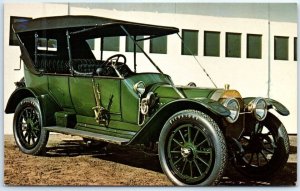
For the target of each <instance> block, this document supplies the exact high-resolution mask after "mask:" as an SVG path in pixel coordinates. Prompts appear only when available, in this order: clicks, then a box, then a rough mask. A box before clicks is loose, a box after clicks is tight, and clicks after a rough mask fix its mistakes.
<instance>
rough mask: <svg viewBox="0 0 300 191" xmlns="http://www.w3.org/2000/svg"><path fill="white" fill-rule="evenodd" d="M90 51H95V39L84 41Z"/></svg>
mask: <svg viewBox="0 0 300 191" xmlns="http://www.w3.org/2000/svg"><path fill="white" fill-rule="evenodd" d="M86 42H87V43H88V45H89V47H90V49H91V50H95V39H88V40H86Z"/></svg>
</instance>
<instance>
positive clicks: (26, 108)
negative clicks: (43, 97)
mask: <svg viewBox="0 0 300 191" xmlns="http://www.w3.org/2000/svg"><path fill="white" fill-rule="evenodd" d="M42 124H43V119H42V113H41V108H40V105H39V102H38V100H37V99H36V98H32V97H29V98H25V99H23V100H22V101H21V102H20V103H19V104H18V105H17V108H16V110H15V115H14V119H13V133H14V138H15V141H16V144H17V146H18V147H19V149H20V150H21V151H22V152H24V153H26V154H31V155H40V154H42V153H43V152H44V151H45V148H46V145H47V142H48V138H49V132H48V131H46V130H45V129H44V128H43V125H42Z"/></svg>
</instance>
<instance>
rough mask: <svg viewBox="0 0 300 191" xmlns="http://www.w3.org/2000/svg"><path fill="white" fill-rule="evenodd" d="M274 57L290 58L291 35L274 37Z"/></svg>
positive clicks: (280, 58) (276, 58) (279, 58)
mask: <svg viewBox="0 0 300 191" xmlns="http://www.w3.org/2000/svg"><path fill="white" fill-rule="evenodd" d="M274 59H275V60H288V59H289V37H283V36H275V37H274Z"/></svg>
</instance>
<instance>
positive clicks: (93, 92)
mask: <svg viewBox="0 0 300 191" xmlns="http://www.w3.org/2000/svg"><path fill="white" fill-rule="evenodd" d="M14 30H15V34H16V35H17V37H18V39H19V42H20V48H21V58H22V60H23V62H24V80H22V81H20V82H17V83H16V85H17V88H16V90H15V91H14V92H13V93H12V95H11V97H10V99H9V101H8V103H7V107H6V109H5V112H6V113H15V119H14V134H15V138H16V142H17V143H18V146H19V147H20V149H21V150H22V151H23V152H25V153H29V154H40V153H41V151H42V150H43V148H44V147H45V146H46V143H47V139H48V137H47V136H48V135H47V133H48V132H51V131H52V132H59V133H65V134H71V135H78V136H81V137H83V138H85V139H88V140H95V141H100V142H109V143H114V144H120V145H121V144H125V145H126V144H127V145H128V144H145V145H147V144H149V143H156V142H158V145H159V147H161V148H160V150H159V156H160V160H161V164H162V168H163V170H164V172H165V173H166V174H167V176H168V177H169V178H170V180H171V181H172V182H173V183H174V184H178V185H182V184H199V185H212V184H216V183H217V182H218V181H219V179H220V176H221V174H222V172H223V170H224V166H225V164H223V163H225V162H224V161H225V160H227V157H231V158H234V160H235V164H237V163H236V160H242V159H243V157H244V158H245V156H244V155H246V152H244V150H247V149H248V147H250V146H251V144H250V142H251V141H250V142H249V143H248V144H247V146H244V147H245V148H243V144H242V142H241V141H240V140H241V137H242V134H243V135H245V136H250V135H251V132H252V131H253V130H252V128H254V127H256V126H257V125H255V124H256V123H257V124H259V123H260V122H259V121H262V122H264V121H266V120H267V119H268V118H270V117H271V118H272V117H274V116H272V114H268V115H267V113H266V111H267V110H268V109H271V108H274V109H275V110H276V111H278V113H280V114H281V115H288V114H289V111H288V110H287V109H286V108H285V107H284V106H283V105H282V104H280V103H279V102H277V101H275V100H272V99H263V98H254V97H253V98H242V97H241V95H240V94H239V93H238V91H236V90H229V89H228V88H225V89H218V88H199V87H195V86H191V85H187V86H175V85H174V84H173V82H172V79H171V78H170V77H169V76H168V75H166V74H163V73H162V72H161V70H160V69H159V68H158V67H157V66H156V65H155V63H153V61H152V60H151V58H149V56H148V55H146V54H145V55H146V57H147V58H149V60H150V62H152V63H153V64H154V66H155V67H157V68H158V70H159V73H137V72H136V70H135V65H136V63H134V71H131V69H129V67H128V66H126V58H125V57H124V56H123V55H114V56H112V58H109V59H107V60H106V61H105V60H103V59H102V52H103V50H102V49H101V59H100V60H96V59H95V57H94V56H93V54H92V52H91V50H90V49H89V48H88V45H87V43H86V42H85V40H86V39H91V38H101V39H102V40H101V42H102V41H103V39H104V40H105V37H111V36H129V35H130V36H133V37H134V38H133V37H132V40H133V41H134V43H135V45H134V50H135V52H134V55H135V53H136V49H137V48H139V47H138V44H137V41H135V40H136V38H135V37H136V36H140V35H145V36H150V38H156V37H159V36H164V35H170V34H174V33H178V31H179V30H178V29H177V28H174V27H164V26H156V25H146V24H140V23H131V22H126V21H120V20H114V19H107V18H101V17H92V16H61V17H45V18H38V19H33V20H32V21H29V22H26V23H16V24H15V25H14ZM150 38H149V39H150ZM45 39H46V42H47V43H49V39H50V40H51V39H55V40H56V43H57V44H56V46H55V47H54V49H53V50H54V51H53V50H51V47H48V46H46V49H42V48H40V47H39V46H40V43H41V42H42V40H45ZM144 40H147V39H144ZM102 46H103V44H102V45H101V47H102ZM52 48H53V47H52ZM120 59H121V60H122V59H123V60H124V61H123V63H122V62H120ZM134 62H136V61H135V59H134ZM22 100H23V101H22ZM230 104H233V105H232V106H230ZM259 105H263V108H259V107H260V106H259ZM28 107H29V108H30V107H32V108H33V109H29V110H28V109H27V108H28ZM230 107H233V108H230ZM199 112H200V113H199ZM260 115H261V116H260ZM266 115H267V116H268V117H266ZM193 116H194V117H193ZM198 117H199V120H198V119H196V118H198ZM257 117H258V118H257ZM259 117H261V118H262V119H261V120H260V119H259ZM265 117H266V120H265V119H264V118H265ZM180 118H187V119H189V120H190V121H193V120H194V119H195V120H196V121H195V124H198V123H199V124H203V126H204V129H205V128H206V127H205V124H206V123H208V122H209V123H211V124H208V127H207V128H208V129H210V130H209V133H206V130H203V129H202V130H200V129H199V128H195V126H191V127H188V128H187V129H185V130H182V129H181V130H180V128H182V127H181V126H179V127H180V128H179V127H178V128H177V126H176V127H175V126H174V127H173V126H172V121H176V120H177V121H179V122H178V123H179V124H182V123H183V121H184V122H187V123H188V121H189V120H183V121H180V120H181V119H180ZM255 118H257V119H258V120H256V119H255ZM197 120H198V121H197ZM201 120H202V122H201ZM203 120H204V122H203ZM276 120H278V119H277V118H276ZM212 121H213V122H212ZM278 121H279V120H278ZM18 123H21V125H20V126H18ZM36 123H38V125H36ZM170 124H171V126H170ZM245 124H249V126H247V125H245ZM252 124H253V125H252ZM169 126H170V127H169ZM200 126H201V125H200ZM265 126H266V127H268V125H265ZM279 126H280V125H279ZM279 126H276V128H278V129H279ZM18 128H21V129H22V131H21V130H18ZM35 128H37V130H36V129H35ZM176 128H177V129H176ZM193 128H194V129H193ZM24 129H25V130H24ZM28 129H31V131H29V130H28ZM191 129H192V130H191ZM268 129H269V130H270V131H273V129H272V128H268ZM190 131H191V132H194V134H196V135H194V134H193V135H191V132H190ZM281 131H282V132H286V131H285V129H284V130H280V133H279V135H278V134H277V133H275V135H274V138H275V139H276V140H275V141H274V142H275V143H276V144H277V143H278V141H280V138H281V137H283V139H284V145H285V150H284V152H283V151H280V152H279V151H278V152H279V153H281V154H282V152H283V154H282V156H283V159H282V160H281V161H276V162H275V163H276V164H277V163H278V164H280V166H283V165H284V164H285V162H286V160H287V156H288V139H286V135H281V134H282V132H281ZM24 132H25V133H24ZM30 132H31V133H30ZM182 132H183V134H184V135H183V136H182V138H183V141H181V142H180V143H179V145H181V146H180V147H181V150H178V151H176V152H178V153H180V155H179V156H175V158H174V160H175V159H177V158H178V157H179V159H178V160H182V161H186V162H182V164H181V165H179V167H178V164H175V163H181V162H179V161H176V162H174V161H173V162H172V160H170V161H168V160H165V158H168V157H165V154H166V155H170V156H169V158H170V157H171V158H172V156H173V155H172V154H170V153H172V152H171V151H167V150H168V148H169V147H170V148H171V147H172V144H173V143H171V142H172V140H174V141H176V140H177V138H176V139H175V138H174V136H175V135H174V134H176V133H180V135H182ZM210 132H212V133H211V134H210ZM22 133H23V134H22ZM26 133H27V134H26ZM201 133H202V135H203V137H206V136H207V141H208V142H210V141H211V143H210V144H209V145H210V147H211V148H210V149H208V150H209V151H210V152H209V153H208V154H206V155H209V156H211V157H210V158H209V157H207V156H203V158H204V159H205V161H206V162H205V161H204V162H203V164H205V165H206V164H208V167H205V165H203V164H200V163H201V160H202V158H201V157H200V158H201V159H197V158H198V155H197V153H198V152H200V151H199V150H198V148H197V146H196V144H194V142H195V141H196V139H197V135H198V134H201ZM28 134H30V136H31V138H28ZM283 134H284V133H283ZM178 135H179V134H178ZM211 135H213V136H216V137H217V138H215V137H213V138H210V136H211ZM176 136H177V135H176ZM192 136H194V141H191V140H189V141H187V143H186V142H185V140H184V139H187V137H189V139H190V137H192ZM170 137H173V139H171V138H170ZM259 137H260V138H262V139H264V140H265V141H263V142H262V143H264V142H267V141H268V140H269V138H266V137H265V135H262V134H261V135H260V136H259ZM165 139H166V140H167V141H165V142H164V141H161V140H165ZM203 139H204V140H206V139H205V138H203ZM219 139H222V140H220V143H217V142H218V140H219ZM223 139H224V140H223ZM250 139H251V140H252V139H258V138H257V137H254V138H253V137H251V136H250ZM27 140H28V141H27ZM168 140H169V142H168ZM270 140H271V139H270ZM22 141H23V142H22ZM170 141H171V142H170ZM161 142H162V143H161ZM251 143H252V142H251ZM214 144H220V145H218V148H216V147H214ZM166 145H169V146H166ZM249 145H250V146H249ZM219 147H220V148H221V147H226V149H225V151H222V155H220V156H217V151H218V149H220V148H219ZM176 149H178V148H176ZM223 149H224V148H223ZM248 150H250V151H252V150H253V149H252V150H251V149H248ZM260 150H261V151H262V150H263V147H261V149H260ZM174 152H175V151H174ZM241 152H243V153H245V154H244V155H243V156H241V157H240V158H239V157H238V156H237V155H238V154H237V153H241ZM274 152H275V150H274ZM276 152H277V151H276ZM272 155H275V154H274V153H273V154H272ZM180 157H181V158H182V159H181V158H180ZM213 157H215V158H213ZM252 157H253V156H251V158H252ZM262 157H265V156H264V155H262ZM268 157H269V156H268ZM204 159H203V160H204ZM199 160H200V161H199ZM234 160H233V161H234ZM268 160H269V159H267V161H268ZM208 161H209V162H208ZM248 162H250V163H251V161H249V159H248ZM187 163H189V164H190V165H191V166H190V167H186V164H187ZM194 163H195V165H194ZM192 165H194V166H192ZM214 166H216V167H214ZM237 166H239V165H237ZM245 166H247V165H245V164H244V163H243V165H240V166H239V167H237V169H240V170H241V171H242V172H244V174H247V172H249V170H248V169H246V170H245ZM177 168H178V169H179V168H182V170H181V173H180V172H177V170H176V169H177ZM188 169H189V170H188ZM202 169H203V170H204V171H205V173H204V174H205V175H202ZM254 169H259V170H261V169H260V166H259V165H258V166H257V168H254ZM276 170H277V168H276ZM193 171H198V172H196V173H195V172H194V174H193ZM250 171H251V173H250V175H251V176H252V177H255V174H256V172H255V173H252V170H250ZM254 171H255V170H254ZM271 172H272V173H273V172H274V169H273V168H271V170H270V173H269V174H271ZM257 173H260V172H257ZM266 176H267V174H266Z"/></svg>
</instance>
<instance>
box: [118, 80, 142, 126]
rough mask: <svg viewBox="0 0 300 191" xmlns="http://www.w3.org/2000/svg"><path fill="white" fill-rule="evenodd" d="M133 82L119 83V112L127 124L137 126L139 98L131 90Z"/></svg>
mask: <svg viewBox="0 0 300 191" xmlns="http://www.w3.org/2000/svg"><path fill="white" fill-rule="evenodd" d="M134 84H135V83H134V82H133V81H130V80H122V83H121V92H122V96H121V110H122V120H123V121H124V122H128V123H135V124H138V118H139V112H140V111H139V99H140V98H139V96H138V94H137V93H136V92H135V91H134V90H133V86H134Z"/></svg>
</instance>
